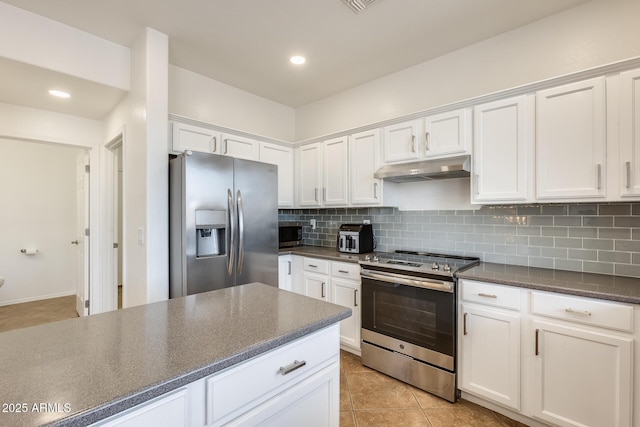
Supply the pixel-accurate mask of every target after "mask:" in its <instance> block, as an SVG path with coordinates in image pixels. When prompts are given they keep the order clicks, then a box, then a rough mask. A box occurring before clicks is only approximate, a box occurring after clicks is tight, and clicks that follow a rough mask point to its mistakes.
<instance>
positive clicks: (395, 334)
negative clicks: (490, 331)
mask: <svg viewBox="0 0 640 427" xmlns="http://www.w3.org/2000/svg"><path fill="white" fill-rule="evenodd" d="M453 289H454V287H453V282H447V281H441V280H438V279H435V280H434V279H425V278H414V277H408V276H405V275H396V274H393V273H386V272H377V271H368V270H366V269H365V270H363V271H362V304H361V307H362V329H363V330H362V338H363V340H364V341H370V342H372V343H373V344H375V345H378V346H381V347H385V348H388V349H390V350H392V351H396V352H399V353H403V354H407V355H409V356H411V357H414V358H417V359H419V360H423V361H425V362H428V363H432V364H435V365H438V366H440V367H443V368H445V369H449V370H451V371H453V370H454V369H455V366H454V354H455V294H454V293H453Z"/></svg>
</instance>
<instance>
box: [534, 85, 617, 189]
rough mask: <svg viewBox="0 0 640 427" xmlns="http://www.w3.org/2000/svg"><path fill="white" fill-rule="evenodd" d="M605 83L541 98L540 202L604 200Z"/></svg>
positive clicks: (570, 88)
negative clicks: (554, 200)
mask: <svg viewBox="0 0 640 427" xmlns="http://www.w3.org/2000/svg"><path fill="white" fill-rule="evenodd" d="M604 82H605V80H604V77H598V78H594V79H590V80H585V81H582V82H577V83H572V84H567V85H564V86H561V87H557V88H552V89H547V90H543V91H540V92H538V93H537V97H536V101H537V116H536V184H537V185H536V188H537V198H538V199H540V200H553V199H574V200H577V201H579V200H581V199H585V200H587V199H593V198H604V197H605V178H606V170H605V168H606V163H605V150H606V145H605V83H604Z"/></svg>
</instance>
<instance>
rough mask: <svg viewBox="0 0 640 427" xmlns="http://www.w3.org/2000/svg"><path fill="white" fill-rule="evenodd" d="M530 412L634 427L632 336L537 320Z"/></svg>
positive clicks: (576, 422) (557, 420)
mask: <svg viewBox="0 0 640 427" xmlns="http://www.w3.org/2000/svg"><path fill="white" fill-rule="evenodd" d="M531 327H532V331H533V332H534V336H535V358H534V363H533V395H532V398H533V405H532V415H533V416H534V417H535V418H539V419H541V420H543V421H546V422H549V423H552V424H554V425H558V426H568V427H569V426H594V427H596V426H599V427H621V426H631V425H632V423H631V407H632V406H631V405H632V402H633V401H632V396H633V389H632V384H633V380H632V372H633V371H632V349H633V339H632V338H623V337H619V336H615V335H613V334H609V333H602V332H592V331H589V330H585V329H582V328H577V327H573V326H570V325H568V324H563V323H559V322H544V321H538V320H534V321H533V322H532V323H531Z"/></svg>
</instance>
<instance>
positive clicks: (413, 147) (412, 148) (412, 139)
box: [411, 135, 416, 153]
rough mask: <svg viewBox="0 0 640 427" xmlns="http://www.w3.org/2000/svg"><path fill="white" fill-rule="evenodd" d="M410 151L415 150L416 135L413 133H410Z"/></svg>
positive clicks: (413, 151)
mask: <svg viewBox="0 0 640 427" xmlns="http://www.w3.org/2000/svg"><path fill="white" fill-rule="evenodd" d="M411 152H412V153H415V152H416V136H415V135H411Z"/></svg>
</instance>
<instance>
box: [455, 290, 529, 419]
mask: <svg viewBox="0 0 640 427" xmlns="http://www.w3.org/2000/svg"><path fill="white" fill-rule="evenodd" d="M459 292H460V295H461V299H462V300H463V303H462V304H461V305H460V310H459V313H460V317H461V319H460V321H459V322H458V323H459V325H460V331H459V337H460V355H461V356H460V361H459V366H460V373H459V379H458V385H459V388H460V389H461V390H465V391H468V392H470V393H474V394H477V395H479V396H482V397H484V398H487V399H489V400H491V401H493V402H495V403H498V404H500V405H503V406H506V407H508V408H511V409H515V410H520V317H521V315H520V312H519V303H520V301H519V295H520V292H519V290H517V289H514V288H508V287H505V286H499V285H490V284H483V283H479V282H473V281H464V280H461V281H460V283H459ZM514 292H515V296H514Z"/></svg>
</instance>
